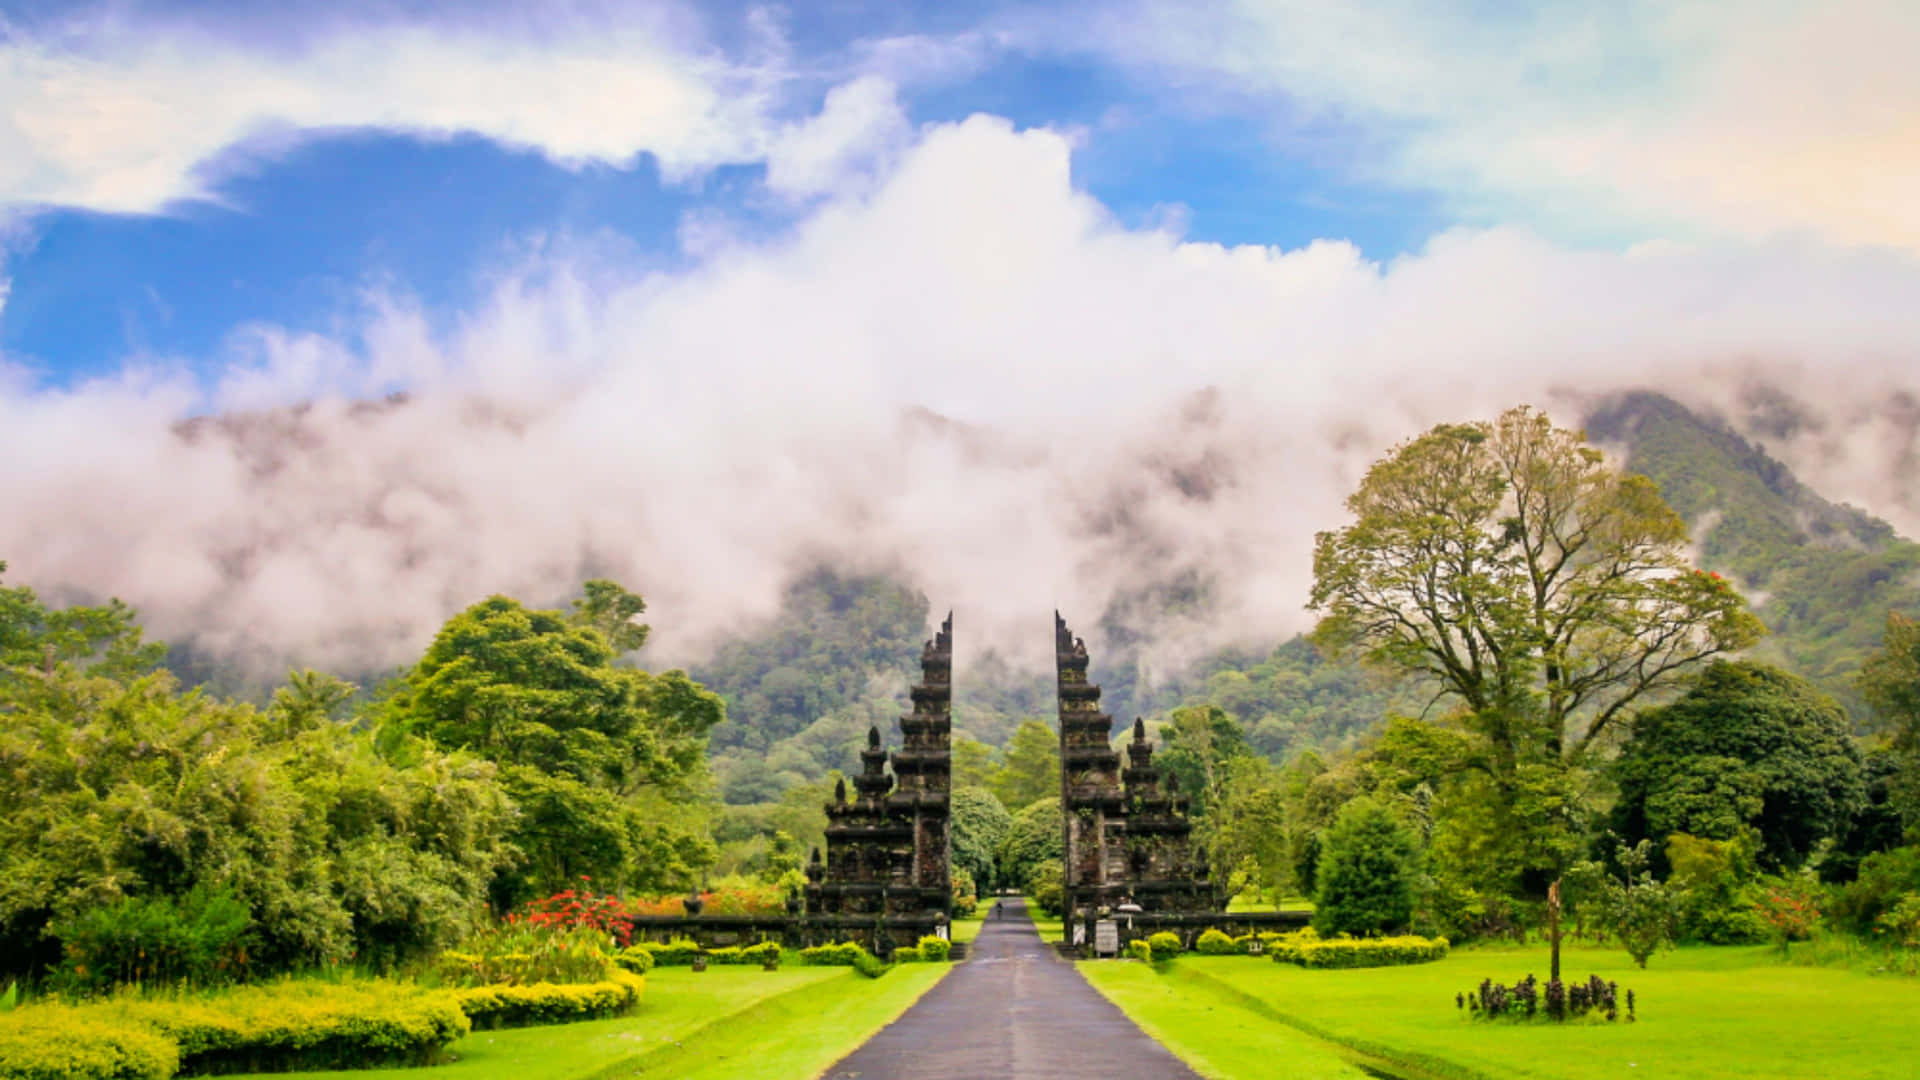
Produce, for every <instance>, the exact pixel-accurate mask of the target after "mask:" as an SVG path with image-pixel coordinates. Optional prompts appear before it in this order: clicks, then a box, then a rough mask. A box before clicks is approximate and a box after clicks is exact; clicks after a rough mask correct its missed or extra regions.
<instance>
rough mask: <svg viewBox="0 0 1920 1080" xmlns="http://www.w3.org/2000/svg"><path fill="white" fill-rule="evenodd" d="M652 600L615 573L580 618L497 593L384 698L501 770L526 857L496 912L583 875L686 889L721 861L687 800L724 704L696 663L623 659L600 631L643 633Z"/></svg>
mask: <svg viewBox="0 0 1920 1080" xmlns="http://www.w3.org/2000/svg"><path fill="white" fill-rule="evenodd" d="M643 606H644V605H642V603H641V601H640V599H639V598H638V597H636V596H632V595H631V594H628V593H626V592H625V590H622V589H620V588H619V586H617V585H614V584H613V583H611V582H604V581H601V582H593V583H590V584H589V587H588V589H587V598H586V600H584V601H581V602H580V603H579V604H577V605H576V610H575V614H574V617H568V616H563V615H562V614H561V613H560V612H557V611H541V610H532V609H528V608H526V607H523V606H522V605H521V604H520V603H519V602H518V601H516V600H513V599H511V598H508V597H504V596H494V597H490V598H488V599H486V600H483V601H481V602H480V603H478V604H475V605H473V606H472V607H470V608H468V609H467V610H465V611H463V612H461V613H460V614H458V615H455V616H454V617H453V618H452V619H450V620H448V622H447V624H446V626H444V627H443V628H441V630H440V633H439V634H438V635H436V636H435V638H434V640H433V644H432V645H430V646H429V647H428V648H427V652H426V655H425V656H423V657H422V658H421V660H420V662H419V663H418V664H416V665H415V666H414V668H413V670H412V671H411V672H409V673H408V675H407V678H406V680H405V684H404V686H403V687H402V688H401V689H400V690H399V691H398V693H397V696H396V698H395V700H394V701H393V702H391V703H389V705H388V709H389V712H390V715H391V716H392V717H393V718H394V719H395V720H396V722H397V723H398V725H399V726H401V727H402V728H404V729H405V730H408V731H411V732H414V733H417V734H419V735H421V736H424V737H426V738H428V739H431V740H432V741H433V742H434V743H436V744H438V745H440V746H444V747H449V748H461V749H466V750H469V751H471V752H473V753H476V754H479V755H481V756H483V757H486V758H489V759H491V760H493V761H496V762H498V763H500V765H501V771H500V776H501V781H502V783H503V784H504V785H505V786H506V788H507V790H508V792H509V793H510V794H511V795H512V796H513V800H514V802H515V803H516V804H517V805H518V806H519V807H520V810H521V817H520V820H519V824H518V826H517V828H516V829H515V832H514V835H513V839H514V843H515V844H516V846H518V847H519V848H520V850H521V851H522V853H523V854H524V859H523V861H522V863H521V864H520V866H519V867H517V868H516V869H515V870H513V871H512V872H510V873H503V874H501V875H500V876H499V877H497V878H496V880H495V881H494V884H493V899H494V902H495V904H496V906H501V907H505V906H509V905H511V904H514V903H517V902H519V901H520V900H524V899H526V898H528V897H529V896H534V895H539V894H541V893H544V892H550V891H553V890H556V889H560V888H566V887H570V886H571V885H573V884H574V883H576V882H577V881H578V880H579V878H580V877H582V876H588V877H592V878H593V879H594V880H595V882H596V883H597V884H598V885H599V886H600V887H601V888H604V889H608V890H619V889H623V888H631V889H636V890H643V891H659V890H665V889H677V888H685V887H687V886H689V885H691V884H692V882H693V880H694V878H695V875H696V874H697V872H698V870H699V869H700V868H702V867H704V866H707V865H710V864H711V863H712V862H713V860H714V858H715V857H716V852H715V850H714V847H713V844H712V841H711V840H709V839H708V838H707V836H706V834H705V829H704V822H703V821H701V820H700V818H699V817H698V816H697V815H696V816H690V815H689V814H688V813H687V808H688V806H689V805H690V804H691V805H698V800H699V799H701V798H703V797H704V790H705V787H706V784H707V770H706V757H705V755H706V741H707V733H708V732H709V731H710V730H712V728H713V727H714V726H715V725H717V724H719V723H720V722H721V720H722V719H724V717H725V715H726V711H725V707H724V705H723V704H722V702H721V700H720V698H719V697H718V696H717V695H715V694H712V693H709V692H708V691H707V690H706V689H704V688H703V687H701V686H700V684H698V683H696V682H694V681H693V680H691V679H689V678H688V677H687V676H686V674H685V673H684V672H681V671H668V672H665V673H662V674H658V675H655V674H650V673H648V672H645V671H640V670H638V669H635V668H630V667H621V666H616V665H615V663H614V660H615V656H616V654H615V649H614V646H613V645H612V644H611V643H610V642H609V641H608V638H607V634H606V632H603V630H602V629H601V626H600V625H599V624H602V623H606V624H608V625H609V627H610V629H611V630H612V632H614V633H615V634H616V635H624V636H623V640H625V641H627V642H632V641H633V640H635V639H636V638H635V636H636V635H640V634H642V633H643V631H642V628H640V627H638V626H635V625H634V624H632V622H631V618H632V616H633V614H635V613H637V611H638V610H639V609H640V608H641V607H643Z"/></svg>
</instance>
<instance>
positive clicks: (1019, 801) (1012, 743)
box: [991, 720, 1060, 809]
mask: <svg viewBox="0 0 1920 1080" xmlns="http://www.w3.org/2000/svg"><path fill="white" fill-rule="evenodd" d="M1003 759H1004V762H1005V763H1004V764H1003V765H1001V766H1000V771H999V773H997V774H996V775H995V776H994V778H993V783H992V785H991V786H992V788H993V793H994V794H995V795H996V796H998V797H999V799H1000V802H1001V804H1002V805H1004V806H1006V807H1007V808H1008V809H1014V808H1016V807H1025V806H1030V805H1032V804H1033V803H1034V802H1035V801H1037V800H1040V799H1044V798H1047V797H1048V796H1054V797H1055V798H1056V799H1057V798H1058V797H1059V794H1060V738H1059V736H1057V735H1055V734H1054V733H1053V729H1052V728H1050V727H1048V726H1047V725H1046V724H1044V723H1042V722H1040V721H1038V720H1022V721H1020V726H1019V728H1017V729H1015V731H1014V733H1013V738H1012V739H1011V740H1009V741H1008V743H1007V748H1006V752H1005V754H1004V755H1003Z"/></svg>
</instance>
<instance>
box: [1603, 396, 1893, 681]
mask: <svg viewBox="0 0 1920 1080" xmlns="http://www.w3.org/2000/svg"><path fill="white" fill-rule="evenodd" d="M1587 434H1588V436H1589V437H1590V438H1591V439H1593V440H1594V441H1596V442H1599V443H1602V444H1606V445H1615V446H1624V447H1625V448H1626V461H1627V467H1628V468H1630V469H1632V470H1634V471H1635V472H1639V473H1642V474H1644V475H1646V476H1648V477H1650V478H1652V479H1653V481H1654V482H1655V483H1657V484H1659V485H1660V492H1661V494H1662V495H1664V496H1665V497H1666V500H1667V502H1668V504H1669V505H1671V506H1672V507H1673V508H1674V509H1675V510H1677V511H1679V512H1680V515H1681V516H1682V517H1684V518H1686V520H1687V523H1688V526H1689V528H1690V529H1691V531H1692V533H1693V538H1694V542H1695V543H1696V544H1697V545H1698V546H1699V549H1700V561H1701V563H1702V565H1704V566H1706V567H1707V568H1708V569H1710V570H1716V571H1719V572H1720V573H1723V574H1726V575H1727V576H1728V577H1730V578H1732V579H1733V580H1735V581H1736V582H1738V583H1739V585H1740V588H1741V590H1742V591H1744V592H1745V593H1747V595H1748V596H1749V597H1750V598H1751V599H1752V601H1753V602H1754V607H1755V611H1756V612H1757V613H1758V614H1759V616H1760V618H1761V619H1762V620H1763V621H1765V623H1766V624H1767V627H1768V629H1770V630H1771V631H1772V633H1771V634H1770V635H1769V636H1768V637H1767V639H1766V640H1765V641H1763V642H1762V643H1761V645H1760V646H1759V648H1758V650H1757V653H1758V655H1759V656H1760V657H1761V658H1763V659H1767V660H1771V661H1774V662H1776V663H1779V664H1781V665H1782V666H1784V667H1786V668H1787V669H1789V670H1791V671H1793V672H1796V673H1797V674H1800V675H1802V676H1804V677H1806V678H1807V679H1810V680H1812V681H1813V682H1814V684H1815V685H1817V686H1819V687H1820V688H1821V689H1823V690H1825V691H1827V692H1828V693H1830V694H1833V695H1834V696H1835V697H1837V698H1839V699H1840V700H1841V702H1842V703H1843V704H1845V705H1846V706H1847V707H1848V710H1849V711H1850V712H1852V713H1853V714H1854V715H1855V716H1856V717H1857V716H1859V715H1860V711H1861V703H1860V701H1859V697H1858V695H1857V693H1856V692H1855V690H1854V687H1853V676H1854V674H1855V673H1856V672H1857V671H1858V670H1859V668H1860V663H1861V661H1862V660H1863V659H1864V658H1865V657H1866V655H1867V654H1868V653H1869V652H1871V651H1873V650H1874V649H1876V648H1878V647H1879V645H1880V642H1881V637H1882V635H1883V634H1884V633H1885V632H1886V619H1887V612H1888V611H1889V610H1900V611H1908V612H1911V611H1915V610H1920V544H1916V543H1914V542H1912V541H1911V540H1908V539H1905V538H1903V537H1900V536H1897V535H1895V533H1894V531H1893V528H1892V526H1890V525H1888V524H1887V523H1886V522H1884V521H1881V520H1880V519H1878V518H1876V517H1874V516H1872V515H1871V514H1868V513H1867V512H1866V511H1864V510H1861V509H1858V508H1857V507H1852V506H1847V505H1844V504H1836V503H1833V502H1829V501H1828V500H1826V499H1824V498H1822V497H1821V496H1820V495H1819V494H1817V493H1816V492H1814V491H1813V490H1812V489H1810V488H1808V487H1807V486H1806V485H1805V484H1803V483H1801V482H1800V481H1799V480H1798V479H1796V478H1795V477H1794V475H1793V473H1792V472H1791V471H1790V470H1789V469H1788V468H1787V467H1786V466H1785V465H1783V464H1781V463H1780V462H1778V461H1776V460H1774V459H1773V458H1771V457H1769V456H1768V455H1767V453H1766V452H1765V451H1764V450H1763V449H1761V448H1760V447H1758V446H1756V445H1754V444H1753V443H1752V442H1749V441H1748V440H1747V439H1745V438H1743V437H1742V436H1741V435H1739V434H1738V433H1737V432H1735V431H1734V430H1733V429H1732V428H1731V427H1729V426H1727V425H1726V424H1723V423H1719V422H1717V421H1714V420H1711V419H1708V418H1705V417H1701V416H1699V415H1697V414H1695V413H1693V412H1691V411H1689V410H1687V409H1686V408H1684V407H1682V406H1681V405H1680V404H1679V403H1677V402H1675V401H1673V400H1671V399H1669V398H1666V397H1662V396H1660V395H1658V394H1649V393H1640V394H1629V395H1625V396H1623V397H1620V398H1618V399H1615V400H1613V401H1610V402H1607V403H1605V404H1604V405H1602V406H1601V407H1600V408H1598V409H1595V410H1594V411H1593V412H1592V413H1591V415H1589V417H1588V419H1587Z"/></svg>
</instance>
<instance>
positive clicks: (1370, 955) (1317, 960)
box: [1272, 937, 1448, 968]
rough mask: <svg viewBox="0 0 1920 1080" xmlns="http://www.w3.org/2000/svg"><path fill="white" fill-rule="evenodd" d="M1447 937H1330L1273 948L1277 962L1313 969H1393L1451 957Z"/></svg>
mask: <svg viewBox="0 0 1920 1080" xmlns="http://www.w3.org/2000/svg"><path fill="white" fill-rule="evenodd" d="M1447 948H1448V944H1447V939H1446V938H1423V937H1390V938H1330V939H1327V940H1286V941H1282V942H1280V943H1278V944H1277V945H1275V946H1273V947H1272V952H1273V959H1274V961H1275V962H1276V963H1283V964H1298V965H1300V966H1301V967H1309V968H1363V967H1392V966H1395V965H1399V964H1425V963H1429V962H1431V961H1434V960H1439V959H1441V958H1442V957H1444V956H1446V955H1447Z"/></svg>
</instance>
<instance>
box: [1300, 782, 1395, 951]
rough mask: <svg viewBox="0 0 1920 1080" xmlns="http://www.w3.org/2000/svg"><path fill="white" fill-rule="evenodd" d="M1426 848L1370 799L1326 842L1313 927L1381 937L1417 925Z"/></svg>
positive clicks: (1356, 805) (1359, 802) (1352, 809)
mask: <svg viewBox="0 0 1920 1080" xmlns="http://www.w3.org/2000/svg"><path fill="white" fill-rule="evenodd" d="M1419 852H1420V846H1419V841H1418V840H1417V839H1415V837H1414V835H1413V832H1412V830H1410V829H1408V828H1407V826H1406V825H1405V824H1404V823H1403V822H1401V820H1400V819H1399V817H1398V816H1396V815H1395V814H1394V812H1393V811H1392V810H1390V809H1388V808H1387V807H1386V806H1384V805H1381V804H1380V803H1377V802H1373V801H1372V800H1370V799H1355V800H1353V801H1352V802H1350V803H1348V804H1347V805H1346V806H1345V807H1344V808H1342V809H1341V811H1340V816H1339V817H1338V818H1336V819H1334V822H1333V824H1332V825H1330V826H1328V828H1327V829H1326V832H1325V835H1323V836H1322V837H1321V839H1320V863H1319V866H1318V867H1317V868H1316V869H1315V871H1314V883H1315V887H1316V891H1315V894H1314V910H1313V927H1314V929H1315V930H1318V931H1319V932H1320V933H1322V934H1336V933H1344V934H1375V933H1382V932H1385V931H1392V930H1399V929H1403V928H1405V927H1406V926H1407V925H1408V924H1409V923H1411V922H1412V921H1413V885H1414V881H1415V879H1416V877H1417V876H1418V863H1419V857H1420V856H1419Z"/></svg>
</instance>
